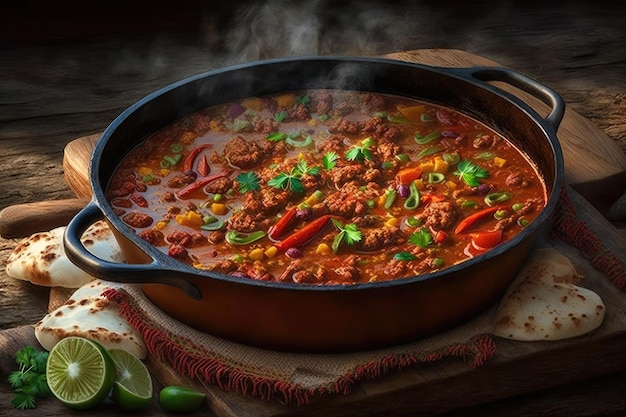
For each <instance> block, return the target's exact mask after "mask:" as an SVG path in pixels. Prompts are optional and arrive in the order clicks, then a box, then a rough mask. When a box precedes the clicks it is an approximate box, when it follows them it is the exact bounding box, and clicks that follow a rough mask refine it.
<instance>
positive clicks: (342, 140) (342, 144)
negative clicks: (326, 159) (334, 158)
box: [318, 134, 350, 155]
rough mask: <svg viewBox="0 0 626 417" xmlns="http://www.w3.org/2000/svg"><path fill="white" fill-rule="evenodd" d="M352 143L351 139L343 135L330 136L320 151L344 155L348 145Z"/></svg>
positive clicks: (321, 145) (320, 147) (319, 148)
mask: <svg viewBox="0 0 626 417" xmlns="http://www.w3.org/2000/svg"><path fill="white" fill-rule="evenodd" d="M349 142H350V139H349V138H348V137H347V136H345V135H342V134H334V135H330V136H328V138H327V139H326V141H324V143H322V144H320V146H319V147H318V151H319V152H320V153H322V154H323V153H326V152H335V153H336V154H338V155H339V154H342V153H343V152H344V150H345V149H346V148H347V146H346V144H347V143H349Z"/></svg>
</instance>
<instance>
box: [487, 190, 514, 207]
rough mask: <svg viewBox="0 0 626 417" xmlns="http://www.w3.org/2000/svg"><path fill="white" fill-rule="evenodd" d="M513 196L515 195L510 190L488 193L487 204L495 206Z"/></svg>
mask: <svg viewBox="0 0 626 417" xmlns="http://www.w3.org/2000/svg"><path fill="white" fill-rule="evenodd" d="M512 196H513V194H511V193H509V192H505V193H491V194H487V195H486V196H485V204H487V205H488V206H490V207H491V206H493V205H494V204H496V203H501V202H503V201H506V200H508V199H509V198H511V197H512Z"/></svg>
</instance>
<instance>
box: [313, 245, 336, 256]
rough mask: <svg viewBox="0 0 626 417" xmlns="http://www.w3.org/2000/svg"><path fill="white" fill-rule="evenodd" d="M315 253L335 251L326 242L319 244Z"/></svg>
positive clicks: (327, 253)
mask: <svg viewBox="0 0 626 417" xmlns="http://www.w3.org/2000/svg"><path fill="white" fill-rule="evenodd" d="M315 253H316V254H317V255H330V254H331V253H333V251H332V249H331V248H330V246H328V245H327V244H326V243H320V244H319V245H317V248H316V249H315Z"/></svg>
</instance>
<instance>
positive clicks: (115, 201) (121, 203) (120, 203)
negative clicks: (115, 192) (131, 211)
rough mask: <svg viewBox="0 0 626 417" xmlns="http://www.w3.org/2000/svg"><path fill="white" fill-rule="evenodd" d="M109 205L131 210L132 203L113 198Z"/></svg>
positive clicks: (125, 199) (128, 200)
mask: <svg viewBox="0 0 626 417" xmlns="http://www.w3.org/2000/svg"><path fill="white" fill-rule="evenodd" d="M111 204H112V205H113V206H115V207H123V208H131V207H132V206H133V202H132V201H131V200H130V199H128V198H114V199H113V200H111Z"/></svg>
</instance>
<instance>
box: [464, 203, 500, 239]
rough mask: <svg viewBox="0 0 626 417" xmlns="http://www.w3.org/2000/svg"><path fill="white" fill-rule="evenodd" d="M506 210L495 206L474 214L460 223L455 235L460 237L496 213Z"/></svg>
mask: <svg viewBox="0 0 626 417" xmlns="http://www.w3.org/2000/svg"><path fill="white" fill-rule="evenodd" d="M505 208H506V207H505V206H493V207H487V208H485V209H482V210H480V211H477V212H476V213H472V214H470V215H469V216H467V217H466V218H464V219H463V220H461V221H460V222H459V224H458V225H457V226H456V229H454V233H456V234H457V235H458V234H461V233H463V232H466V231H467V230H469V229H471V228H472V226H474V225H475V224H476V223H478V222H479V221H481V220H483V219H485V218H487V217H490V216H493V214H494V213H495V212H496V211H498V210H503V209H505Z"/></svg>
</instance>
